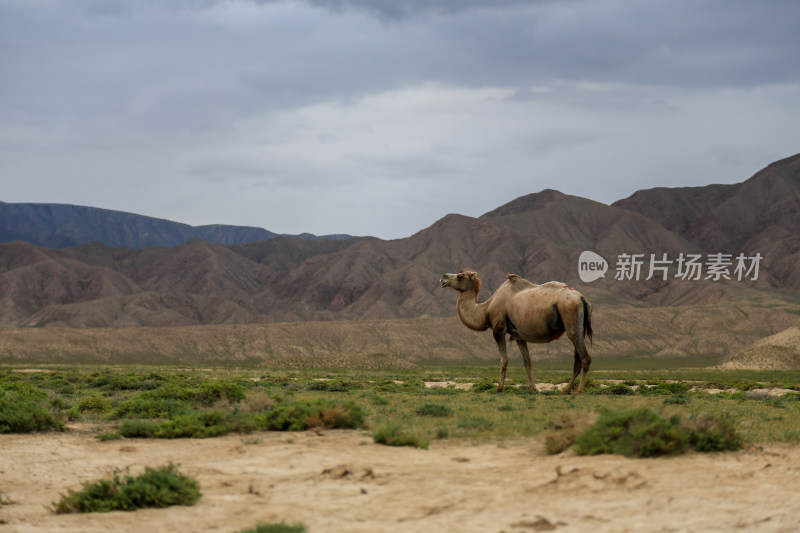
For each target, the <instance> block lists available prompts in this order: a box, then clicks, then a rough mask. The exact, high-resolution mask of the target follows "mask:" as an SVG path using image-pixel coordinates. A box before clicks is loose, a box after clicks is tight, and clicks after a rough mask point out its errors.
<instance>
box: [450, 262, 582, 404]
mask: <svg viewBox="0 0 800 533" xmlns="http://www.w3.org/2000/svg"><path fill="white" fill-rule="evenodd" d="M439 283H440V284H441V285H442V287H450V288H452V289H455V290H457V291H459V293H460V294H459V296H458V304H457V307H456V308H457V310H458V318H459V319H461V322H462V323H463V324H464V325H465V326H467V327H468V328H469V329H471V330H474V331H485V330H487V329H489V328H492V333H493V335H494V340H495V342H496V343H497V349H498V350H499V352H500V383H499V384H498V385H497V392H503V389H504V388H505V381H506V368H507V367H508V356H507V353H506V334H508V335H510V337H511V339H512V340H514V341H516V342H517V346H518V347H519V351H520V353H521V354H522V360H523V362H524V363H525V371H526V372H527V373H528V390H535V389H534V386H533V373H532V372H531V356H530V353H529V352H528V343H529V342H534V343H546V342H550V341H554V340H557V339H559V338H560V337H561V336H562V335H563V334H564V333H565V332H566V334H567V338H569V340H570V341H572V344H573V346H574V347H575V354H574V355H575V363H574V365H573V368H572V379H571V380H570V381H569V383H568V384H567V386H566V387H565V388H564V390H562V391H561V392H562V394H569V393H570V392H571V391H572V386H573V384H574V383H575V379H576V378H577V377H578V374H579V373H581V371H583V374H582V376H581V382H580V385H578V390H577V394H580V393H581V392H583V388H584V386H585V385H586V375H587V374H588V373H589V365H591V363H592V358H591V357H590V356H589V352H588V351H587V350H586V344H585V342H584V339H585V337H586V336H587V335H588V336H589V340H592V334H593V331H592V305H591V304H590V303H589V302H588V301H587V300H586V298H585V297H584V296H583V295H582V294H581V293H579V292H578V291H576V290H574V289H571V288H569V287H567V285H566V284H564V283H560V282H557V281H550V282H548V283H544V284H542V285H536V284H534V283H531V282H530V281H528V280H526V279H525V278H522V277H520V276H518V275H516V274H509V275H508V279H507V280H506V281H505V282H503V284H502V285H501V286H500V288H499V289H497V290H496V291H495V293H494V294H492V295H491V296H490V297H489V299H488V300H486V301H485V302H481V303H478V295H479V294H480V292H481V280H480V278H479V277H478V273H477V272H474V271H471V270H462V271H461V272H459V273H458V274H444V275H443V276H442V277H441V279H440V280H439Z"/></svg>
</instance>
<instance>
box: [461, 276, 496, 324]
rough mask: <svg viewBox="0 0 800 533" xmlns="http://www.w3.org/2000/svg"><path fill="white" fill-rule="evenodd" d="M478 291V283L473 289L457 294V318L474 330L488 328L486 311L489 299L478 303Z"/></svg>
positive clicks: (479, 290) (479, 289)
mask: <svg viewBox="0 0 800 533" xmlns="http://www.w3.org/2000/svg"><path fill="white" fill-rule="evenodd" d="M480 292H481V287H480V283H478V284H477V285H476V286H475V288H474V289H470V290H468V291H464V292H462V293H461V294H460V295H459V296H458V318H459V319H460V320H461V322H462V323H463V324H464V325H465V326H467V327H468V328H469V329H472V330H475V331H484V330H486V329H488V328H489V317H488V314H487V312H486V309H487V307H489V300H487V301H485V302H483V303H478V295H479V294H480ZM490 300H491V298H490Z"/></svg>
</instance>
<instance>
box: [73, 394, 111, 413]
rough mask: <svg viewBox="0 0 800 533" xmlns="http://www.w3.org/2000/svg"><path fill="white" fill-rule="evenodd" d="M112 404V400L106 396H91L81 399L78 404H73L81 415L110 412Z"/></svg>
mask: <svg viewBox="0 0 800 533" xmlns="http://www.w3.org/2000/svg"><path fill="white" fill-rule="evenodd" d="M113 404H114V400H112V399H111V398H108V397H107V396H103V395H102V394H92V395H91V396H86V397H85V398H81V399H80V400H79V401H78V403H77V404H75V408H76V409H77V410H78V411H80V412H81V413H86V412H92V413H105V412H107V411H110V410H111V408H112V406H113Z"/></svg>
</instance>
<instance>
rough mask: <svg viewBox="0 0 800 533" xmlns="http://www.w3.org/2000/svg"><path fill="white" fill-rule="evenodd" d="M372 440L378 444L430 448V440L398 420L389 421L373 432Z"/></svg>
mask: <svg viewBox="0 0 800 533" xmlns="http://www.w3.org/2000/svg"><path fill="white" fill-rule="evenodd" d="M372 440H373V441H374V442H375V443H376V444H385V445H386V446H414V447H416V448H424V449H427V448H428V440H427V439H426V438H424V437H421V436H420V435H418V434H417V433H416V432H415V431H413V430H411V429H408V428H406V427H403V426H401V425H400V424H398V423H396V422H388V423H386V424H383V425H381V426H379V427H378V428H377V429H375V431H374V432H373V433H372Z"/></svg>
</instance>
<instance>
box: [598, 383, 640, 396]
mask: <svg viewBox="0 0 800 533" xmlns="http://www.w3.org/2000/svg"><path fill="white" fill-rule="evenodd" d="M601 393H602V394H611V395H615V396H631V395H633V394H636V391H635V390H633V389H632V388H630V387H629V386H627V385H625V384H624V383H615V384H613V385H610V386H609V387H607V388H605V389H601Z"/></svg>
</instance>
